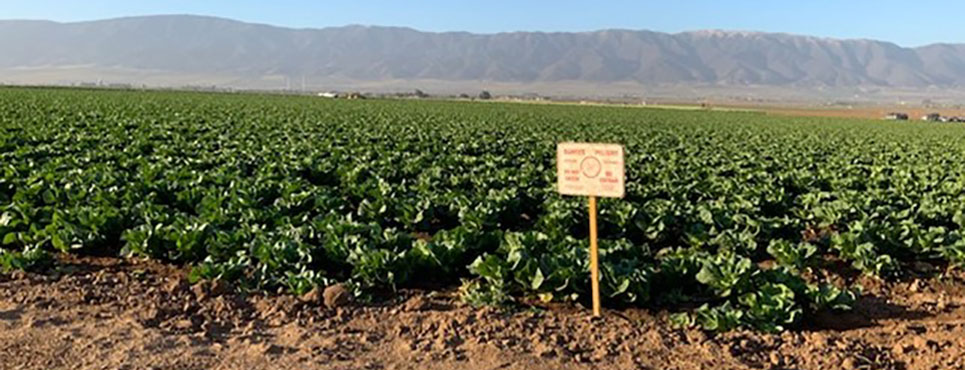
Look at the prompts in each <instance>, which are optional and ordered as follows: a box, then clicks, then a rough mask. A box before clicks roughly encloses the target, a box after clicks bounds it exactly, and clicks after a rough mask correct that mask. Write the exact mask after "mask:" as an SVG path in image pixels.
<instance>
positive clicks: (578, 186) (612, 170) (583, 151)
mask: <svg viewBox="0 0 965 370" xmlns="http://www.w3.org/2000/svg"><path fill="white" fill-rule="evenodd" d="M623 166H624V162H623V146H621V145H617V144H593V143H559V144H557V145H556V178H557V182H558V185H559V186H558V188H559V192H560V194H563V195H584V196H597V197H609V198H623V193H624V190H625V186H624V175H623V174H624V171H623V168H624V167H623Z"/></svg>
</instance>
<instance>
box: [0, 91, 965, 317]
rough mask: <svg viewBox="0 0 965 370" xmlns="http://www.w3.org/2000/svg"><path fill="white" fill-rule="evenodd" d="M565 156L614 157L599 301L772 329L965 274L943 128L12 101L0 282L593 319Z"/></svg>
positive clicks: (264, 100)
mask: <svg viewBox="0 0 965 370" xmlns="http://www.w3.org/2000/svg"><path fill="white" fill-rule="evenodd" d="M661 108H664V107H661ZM560 141H599V142H612V143H620V144H623V145H624V146H625V147H626V152H627V153H628V158H627V178H626V182H627V195H626V198H625V199H622V200H610V199H607V200H604V201H603V202H602V204H601V213H600V222H601V225H600V236H601V239H602V240H601V247H602V250H603V253H602V257H601V258H602V266H603V267H602V269H603V284H602V286H603V293H604V296H605V297H606V299H605V301H606V303H607V304H608V305H612V306H620V305H632V306H641V307H673V308H674V309H675V310H682V311H683V313H682V314H681V315H676V316H674V320H675V322H676V323H677V324H678V325H682V326H699V327H702V328H705V329H707V330H727V329H731V328H734V327H738V326H740V327H750V328H755V329H758V330H764V331H774V330H782V329H784V328H787V327H794V326H798V325H800V324H801V323H802V322H803V320H805V319H806V318H808V317H811V315H813V314H815V313H817V312H821V311H823V310H828V309H845V308H848V307H849V306H850V304H851V303H852V301H853V300H854V298H855V294H856V293H857V292H856V291H852V290H850V287H847V286H844V285H843V284H841V282H840V281H839V280H833V279H831V278H829V277H827V275H824V274H813V273H811V271H816V270H820V269H825V268H829V266H833V272H834V273H835V274H852V273H855V274H871V275H878V276H883V277H891V276H899V275H901V274H903V273H905V271H907V269H908V266H910V265H911V264H913V263H915V262H920V261H927V262H930V263H940V264H945V263H951V264H959V263H962V262H965V238H963V235H962V228H963V226H965V202H963V200H965V154H963V153H965V127H963V126H961V125H956V124H924V123H890V122H881V121H872V120H855V119H835V118H801V117H778V116H770V115H763V114H759V113H747V112H719V111H704V110H687V109H648V108H642V109H619V108H613V107H599V106H574V105H531V104H505V103H491V104H478V103H471V102H443V101H401V100H396V101H392V100H366V101H341V100H328V99H318V98H312V97H286V96H265V95H247V94H237V95H228V94H224V95H217V94H200V93H180V92H120V91H84V90H69V89H58V90H51V89H16V88H9V89H0V158H2V161H0V163H2V168H0V215H2V216H0V237H2V241H3V252H2V254H0V263H2V264H3V267H4V268H6V269H11V268H26V269H31V268H37V266H42V265H43V264H44V263H49V262H50V259H49V253H50V252H55V251H62V252H68V253H76V254H82V255H124V256H143V257H149V258H154V259H159V260H162V261H168V262H173V263H178V264H187V265H190V266H192V269H193V270H192V275H191V277H192V279H195V280H197V279H224V280H228V281H232V282H234V283H236V284H238V285H239V286H241V287H244V288H245V289H252V290H277V289H281V290H283V291H287V292H291V293H295V294H304V293H306V292H308V291H309V290H311V289H313V288H314V287H316V286H325V285H330V284H333V283H335V282H346V283H348V284H349V286H351V287H352V288H353V289H354V291H355V292H356V293H357V294H359V295H363V296H364V295H368V294H371V293H372V292H376V291H385V290H389V291H391V290H392V289H395V288H399V287H413V286H427V285H428V286H449V287H454V286H461V287H462V292H463V297H464V299H465V300H466V301H467V302H470V303H473V304H492V305H505V304H512V303H513V302H525V301H527V300H534V299H536V300H543V301H563V302H568V301H578V302H583V301H585V300H586V297H587V293H586V292H587V289H588V287H589V286H590V284H589V281H588V280H589V275H588V273H587V255H586V244H587V242H586V237H587V231H586V229H587V228H586V224H587V218H586V217H587V216H586V211H585V208H586V206H585V204H584V200H583V199H579V198H566V197H561V196H559V195H557V194H556V191H555V189H554V186H555V172H554V166H555V163H554V158H555V144H556V143H557V142H560ZM829 261H843V263H840V264H832V263H831V262H829ZM835 282H837V285H835V284H832V283H835ZM683 308H689V309H688V310H683Z"/></svg>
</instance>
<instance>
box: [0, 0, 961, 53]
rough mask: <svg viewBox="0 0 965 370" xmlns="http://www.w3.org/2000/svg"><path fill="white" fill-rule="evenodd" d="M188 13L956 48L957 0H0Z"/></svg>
mask: <svg viewBox="0 0 965 370" xmlns="http://www.w3.org/2000/svg"><path fill="white" fill-rule="evenodd" d="M154 14H197V15H209V16H217V17H225V18H231V19H236V20H241V21H247V22H257V23H267V24H272V25H277V26H286V27H297V28H321V27H330V26H344V25H349V24H361V25H378V26H403V27H412V28H415V29H418V30H422V31H469V32H475V33H495V32H510V31H592V30H599V29H607V28H623V29H646V30H653V31H661V32H681V31H693V30H703V29H721V30H742V31H767V32H785V33H794V34H803V35H812V36H821V37H833V38H865V39H875V40H883V41H891V42H894V43H897V44H899V45H902V46H921V45H926V44H931V43H938V42H951V43H965V28H961V27H959V26H957V25H956V24H958V23H961V20H962V19H965V18H963V17H965V1H961V0H943V1H931V0H919V1H907V0H905V1H896V0H873V1H872V0H758V1H750V0H691V1H687V0H668V1H646V0H637V1H625V0H613V1H603V0H597V1H576V0H555V1H546V0H514V1H510V0H488V1H461V0H448V1H438V0H422V1H419V0H410V1H402V0H393V1H389V0H366V1H355V0H337V1H331V0H324V1H323V0H317V1H308V0H271V1H269V0H258V1H256V0H164V1H160V0H83V1H82V0H56V1H55V0H0V19H45V20H53V21H60V22H73V21H84V20H96V19H105V18H116V17H124V16H138V15H154Z"/></svg>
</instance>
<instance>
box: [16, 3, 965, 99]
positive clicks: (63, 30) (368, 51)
mask: <svg viewBox="0 0 965 370" xmlns="http://www.w3.org/2000/svg"><path fill="white" fill-rule="evenodd" d="M0 50H2V52H0V81H14V82H16V81H17V79H18V78H21V77H22V76H28V75H29V76H33V77H32V78H40V79H43V78H47V79H56V80H58V81H61V82H64V81H79V80H82V79H89V78H91V77H92V76H102V78H106V79H111V78H114V79H135V80H136V79H137V78H138V76H150V78H151V80H150V81H153V82H158V81H162V82H163V81H165V76H168V77H170V78H171V79H172V81H174V80H177V81H184V80H187V81H191V79H192V78H193V79H200V80H204V78H203V77H204V76H218V77H219V79H212V80H217V81H221V82H222V83H225V84H227V85H231V84H236V85H242V86H243V85H245V84H246V83H248V84H250V83H252V81H266V80H270V79H274V81H276V82H277V81H279V79H280V78H284V79H285V81H287V83H288V84H296V85H297V84H298V82H299V81H300V80H302V79H303V78H307V79H310V80H313V81H315V80H319V79H321V80H338V81H358V82H360V83H365V82H368V83H371V82H378V81H387V80H393V81H400V80H401V81H406V80H433V81H443V82H445V81H454V82H455V81H489V82H494V83H520V84H547V83H571V84H572V83H592V84H615V83H629V84H639V85H661V86H668V85H670V86H678V85H683V86H686V85H714V86H751V85H753V86H779V87H802V88H803V87H808V88H823V87H832V88H833V87H858V86H867V87H883V88H887V87H902V88H928V87H932V88H934V87H940V88H946V87H947V88H958V87H962V86H965V44H963V45H959V44H955V45H949V44H935V45H928V46H923V47H916V48H905V47H901V46H898V45H895V44H893V43H889V42H884V41H873V40H836V39H827V38H816V37H808V36H797V35H788V34H776V33H759V32H728V31H697V32H685V33H677V34H667V33H659V32H650V31H631V30H603V31H597V32H580V33H562V32H554V33H543V32H512V33H499V34H470V33H464V32H448V33H431V32H420V31H416V30H412V29H408V28H396V27H363V26H346V27H335V28H323V29H290V28H282V27H274V26H268V25H260V24H250V23H243V22H237V21H232V20H227V19H220V18H211V17H200V16H182V15H177V16H147V17H132V18H120V19H110V20H102V21H91V22H79V23H55V22H48V21H0ZM74 74H76V75H74ZM38 76H39V77H38ZM44 76H46V77H44ZM178 76H180V78H181V79H180V80H178V79H177V78H176V77H178ZM246 81H247V82H246ZM123 82H133V83H137V82H138V81H123Z"/></svg>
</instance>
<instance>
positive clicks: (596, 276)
mask: <svg viewBox="0 0 965 370" xmlns="http://www.w3.org/2000/svg"><path fill="white" fill-rule="evenodd" d="M590 279H592V282H591V284H592V287H593V317H600V263H599V256H598V252H597V246H596V197H595V196H592V195H590Z"/></svg>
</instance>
